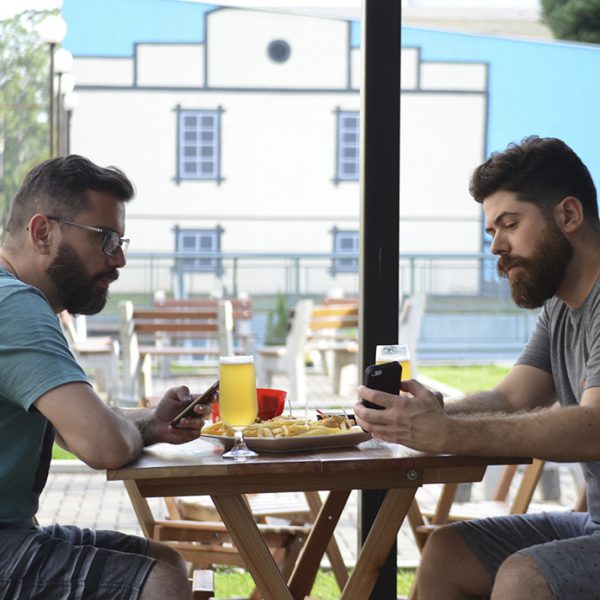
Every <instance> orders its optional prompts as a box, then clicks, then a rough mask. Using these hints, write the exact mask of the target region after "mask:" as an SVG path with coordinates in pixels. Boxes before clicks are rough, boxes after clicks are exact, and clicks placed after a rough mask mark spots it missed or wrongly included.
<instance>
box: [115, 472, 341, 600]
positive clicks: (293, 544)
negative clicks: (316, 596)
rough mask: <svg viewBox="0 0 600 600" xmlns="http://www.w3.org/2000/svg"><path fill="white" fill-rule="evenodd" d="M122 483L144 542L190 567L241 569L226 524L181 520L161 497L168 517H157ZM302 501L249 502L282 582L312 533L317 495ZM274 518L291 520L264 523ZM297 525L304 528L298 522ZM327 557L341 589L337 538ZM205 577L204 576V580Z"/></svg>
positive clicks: (176, 507) (172, 502)
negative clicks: (160, 545)
mask: <svg viewBox="0 0 600 600" xmlns="http://www.w3.org/2000/svg"><path fill="white" fill-rule="evenodd" d="M124 484H125V488H126V490H127V493H128V494H129V497H130V499H131V502H132V505H133V508H134V511H135V513H136V515H137V518H138V521H139V522H140V526H141V528H142V531H143V533H144V535H145V536H146V537H147V538H148V539H152V540H156V541H162V542H165V543H168V544H169V545H171V546H173V547H174V548H175V549H177V550H178V552H180V554H181V555H182V556H183V558H184V559H185V560H186V561H188V562H189V563H191V565H192V567H191V568H192V569H194V570H197V569H206V568H207V567H210V566H212V565H217V564H222V565H231V566H240V567H243V566H245V565H244V562H243V560H242V558H241V556H240V555H239V553H238V552H237V549H236V548H235V546H234V545H233V543H232V540H231V537H230V536H229V534H228V532H227V529H226V527H225V525H224V524H223V523H222V522H221V521H220V520H204V521H198V520H192V519H185V518H183V517H184V514H182V512H181V508H182V504H181V503H180V502H178V499H176V498H165V499H164V500H165V504H166V506H167V511H168V514H169V517H168V518H167V519H156V518H155V517H154V515H153V514H152V511H151V509H150V507H149V504H148V502H147V500H146V499H145V498H143V497H142V496H141V495H140V494H139V492H138V490H137V488H136V487H135V485H132V484H131V483H130V482H127V481H126V482H124ZM306 497H307V502H308V507H306V508H304V509H303V510H302V509H300V508H299V507H297V506H289V507H283V506H280V507H278V510H276V509H274V508H272V507H271V508H266V507H265V506H264V505H263V507H262V512H261V509H260V508H258V507H259V506H260V496H258V497H257V498H259V502H258V503H256V502H253V500H254V498H252V499H249V500H248V502H249V505H250V507H251V509H252V507H253V506H254V509H253V511H256V512H254V516H255V518H256V519H257V522H258V523H259V525H258V527H259V529H260V531H261V534H262V535H263V538H264V539H265V542H266V544H267V546H268V547H269V548H270V549H271V552H272V553H273V556H274V558H275V561H276V562H277V564H278V565H279V567H280V569H281V571H282V573H283V574H284V576H285V577H286V578H287V577H289V576H290V575H291V573H292V569H293V567H294V565H295V562H296V559H297V558H298V555H299V553H300V550H301V549H302V546H303V543H304V541H305V540H306V537H307V535H308V533H309V532H310V523H312V520H314V517H315V516H316V514H317V513H318V511H319V510H320V508H321V500H320V497H319V494H318V492H307V493H306ZM273 515H275V516H276V517H278V518H280V519H282V518H286V519H288V520H289V522H287V523H284V524H281V525H277V524H271V523H266V522H265V520H266V518H267V517H272V516H273ZM205 516H212V515H210V514H207V515H205ZM299 522H302V524H296V523H299ZM327 553H328V556H329V559H330V563H331V565H332V569H333V571H334V573H335V576H336V580H337V582H338V585H339V586H340V589H342V588H343V587H344V585H345V584H346V581H347V579H348V572H347V569H346V567H345V565H344V563H343V559H342V556H341V553H340V551H339V548H338V547H337V544H336V543H335V539H332V542H331V543H330V544H329V546H328V548H327ZM198 577H200V575H198ZM206 577H207V575H206V574H205V575H204V578H206ZM205 588H206V590H207V591H206V592H205V594H208V590H210V585H206V586H205ZM198 594H199V595H198V597H210V596H208V595H205V596H200V592H199V593H198ZM260 597H261V596H260V594H259V593H258V592H257V591H255V592H254V593H253V594H252V596H251V598H252V600H258V598H260Z"/></svg>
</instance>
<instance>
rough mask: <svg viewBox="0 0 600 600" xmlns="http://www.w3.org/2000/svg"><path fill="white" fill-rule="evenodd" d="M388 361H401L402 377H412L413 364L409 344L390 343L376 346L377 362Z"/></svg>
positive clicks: (404, 378) (378, 363)
mask: <svg viewBox="0 0 600 600" xmlns="http://www.w3.org/2000/svg"><path fill="white" fill-rule="evenodd" d="M386 362H399V363H400V366H401V367H402V379H403V380H406V379H412V368H411V367H412V365H411V360H410V352H409V350H408V346H403V345H398V344H394V345H389V346H384V345H381V346H376V347H375V364H377V365H380V364H382V363H386Z"/></svg>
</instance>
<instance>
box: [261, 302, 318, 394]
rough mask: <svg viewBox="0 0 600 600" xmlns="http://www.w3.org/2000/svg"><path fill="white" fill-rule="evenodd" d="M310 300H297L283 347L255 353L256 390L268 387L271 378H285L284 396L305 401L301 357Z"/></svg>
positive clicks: (304, 348) (305, 343) (310, 308)
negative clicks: (286, 380)
mask: <svg viewBox="0 0 600 600" xmlns="http://www.w3.org/2000/svg"><path fill="white" fill-rule="evenodd" d="M312 307H313V302H312V300H299V301H298V303H297V304H296V308H295V309H294V316H293V319H292V323H291V327H290V330H289V332H288V335H287V338H286V342H285V346H263V347H262V348H259V349H258V350H257V352H256V379H257V381H258V385H259V387H272V381H273V376H274V375H275V374H278V373H283V374H286V375H287V376H288V379H289V384H288V390H287V392H288V395H289V397H290V398H291V399H293V400H294V402H297V403H299V404H304V402H305V401H306V371H305V354H306V350H307V340H308V333H309V326H310V316H311V311H312Z"/></svg>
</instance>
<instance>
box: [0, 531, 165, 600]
mask: <svg viewBox="0 0 600 600" xmlns="http://www.w3.org/2000/svg"><path fill="white" fill-rule="evenodd" d="M0 549H1V551H0V600H67V599H68V600H79V599H81V600H84V599H88V598H89V599H92V598H94V599H97V600H117V599H118V600H137V598H138V597H139V595H140V592H141V589H142V586H143V585H144V582H145V581H146V578H147V577H148V574H149V573H150V570H151V569H152V567H153V566H154V564H155V563H156V560H155V559H153V558H149V557H148V556H146V554H147V550H148V541H147V540H145V539H144V538H141V537H137V536H130V535H125V534H123V533H118V532H116V531H93V530H90V529H79V528H77V527H61V526H60V525H53V526H51V527H43V528H39V529H18V528H15V527H3V528H0Z"/></svg>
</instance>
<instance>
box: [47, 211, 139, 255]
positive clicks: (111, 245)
mask: <svg viewBox="0 0 600 600" xmlns="http://www.w3.org/2000/svg"><path fill="white" fill-rule="evenodd" d="M46 218H47V219H50V221H57V222H58V223H64V224H65V225H72V226H73V227H79V228H80V229H87V230H88V231H95V232H96V233H99V234H100V235H101V236H102V252H104V254H108V256H114V255H115V253H116V251H117V250H118V249H119V248H121V250H122V251H123V254H125V253H126V252H127V247H128V246H129V240H128V239H125V238H122V237H120V236H119V234H118V233H117V232H116V231H113V230H112V229H104V228H103V227H92V226H91V225H82V224H81V223H74V222H73V221H68V220H67V219H61V218H60V217H52V216H50V215H46Z"/></svg>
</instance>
